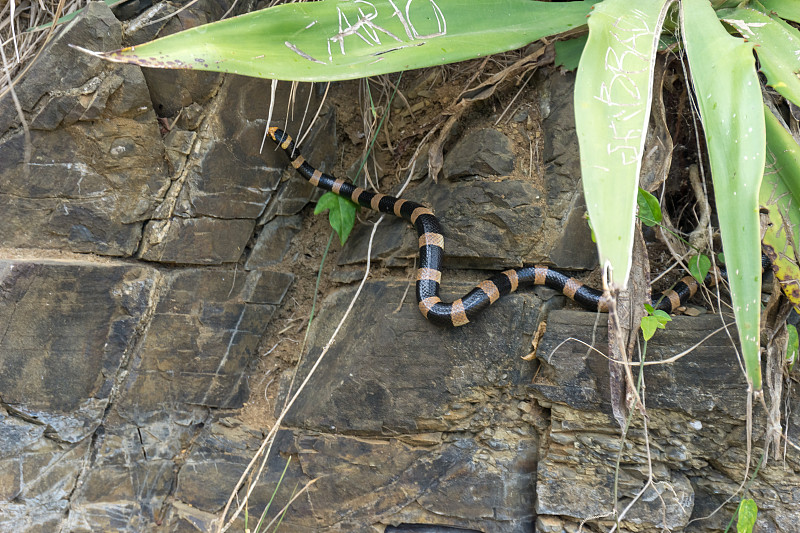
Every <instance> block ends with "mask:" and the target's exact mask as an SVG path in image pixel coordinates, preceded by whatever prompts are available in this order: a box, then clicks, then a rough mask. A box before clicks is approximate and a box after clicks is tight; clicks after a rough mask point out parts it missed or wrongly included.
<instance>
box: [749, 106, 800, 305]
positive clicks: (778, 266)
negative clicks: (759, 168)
mask: <svg viewBox="0 0 800 533" xmlns="http://www.w3.org/2000/svg"><path fill="white" fill-rule="evenodd" d="M764 118H765V119H766V126H767V130H766V131H767V148H768V154H767V171H766V172H765V173H764V181H763V182H762V183H761V191H760V194H759V200H760V202H761V205H762V206H763V207H764V208H765V209H766V210H767V216H768V217H769V221H770V224H769V226H768V227H767V228H766V230H765V232H764V239H763V240H764V248H765V250H766V251H767V254H768V255H769V256H770V259H771V260H772V264H773V269H774V270H775V276H776V277H777V278H778V281H780V283H781V288H782V289H783V292H784V294H786V297H787V298H789V301H791V302H792V303H793V304H794V305H795V307H797V308H798V309H800V282H798V280H800V268H798V266H797V259H798V258H797V254H796V252H797V249H796V247H797V246H798V245H800V240H798V239H800V209H798V205H800V146H798V145H797V143H796V142H795V140H794V139H793V138H792V136H791V135H790V134H789V132H788V131H786V130H785V129H784V128H783V126H781V124H780V123H779V122H778V119H776V118H775V115H773V114H772V112H771V111H769V110H765V111H764Z"/></svg>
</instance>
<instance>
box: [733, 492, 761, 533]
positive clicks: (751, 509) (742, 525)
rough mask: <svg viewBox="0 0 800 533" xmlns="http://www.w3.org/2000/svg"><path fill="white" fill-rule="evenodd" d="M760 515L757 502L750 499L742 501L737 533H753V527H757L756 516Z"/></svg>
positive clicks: (737, 521)
mask: <svg viewBox="0 0 800 533" xmlns="http://www.w3.org/2000/svg"><path fill="white" fill-rule="evenodd" d="M757 515H758V506H757V505H756V502H754V501H753V500H751V499H750V498H746V499H744V500H742V503H740V504H739V515H738V517H737V520H736V531H737V533H752V531H753V527H755V525H756V516H757Z"/></svg>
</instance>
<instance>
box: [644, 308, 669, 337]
mask: <svg viewBox="0 0 800 533" xmlns="http://www.w3.org/2000/svg"><path fill="white" fill-rule="evenodd" d="M644 308H645V309H646V310H647V316H644V317H642V324H641V328H642V337H644V340H645V341H649V340H650V339H652V338H653V335H655V334H656V330H657V329H666V327H667V322H670V321H672V318H671V317H670V316H669V314H667V313H666V312H664V311H661V310H660V309H655V308H654V307H653V306H652V305H650V304H644Z"/></svg>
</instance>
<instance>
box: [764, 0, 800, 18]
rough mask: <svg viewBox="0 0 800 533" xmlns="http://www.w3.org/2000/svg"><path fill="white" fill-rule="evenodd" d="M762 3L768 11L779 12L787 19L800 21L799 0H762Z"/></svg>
mask: <svg viewBox="0 0 800 533" xmlns="http://www.w3.org/2000/svg"><path fill="white" fill-rule="evenodd" d="M754 3H755V2H754ZM760 3H761V5H762V6H764V9H765V11H766V12H767V13H769V12H773V13H777V14H778V16H780V17H783V18H785V19H788V20H793V21H795V22H800V2H798V1H797V0H760Z"/></svg>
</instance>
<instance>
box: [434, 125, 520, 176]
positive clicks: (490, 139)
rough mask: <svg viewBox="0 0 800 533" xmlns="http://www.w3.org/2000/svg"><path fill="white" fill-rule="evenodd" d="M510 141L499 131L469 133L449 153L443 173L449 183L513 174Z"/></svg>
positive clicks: (484, 130)
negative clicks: (458, 180)
mask: <svg viewBox="0 0 800 533" xmlns="http://www.w3.org/2000/svg"><path fill="white" fill-rule="evenodd" d="M512 148H513V147H512V145H511V141H510V140H509V139H508V137H506V136H505V135H503V134H502V133H500V132H499V131H497V130H492V129H488V128H487V129H481V130H476V131H473V132H470V133H468V134H467V135H465V136H464V137H463V138H462V139H461V140H459V142H458V144H456V146H454V147H453V149H452V150H450V151H449V152H448V153H447V157H445V159H444V165H443V166H442V174H443V175H444V177H445V178H447V179H449V180H455V179H457V178H461V177H474V176H482V177H489V176H507V175H509V174H511V173H512V172H513V171H514V152H513V150H512Z"/></svg>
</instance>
